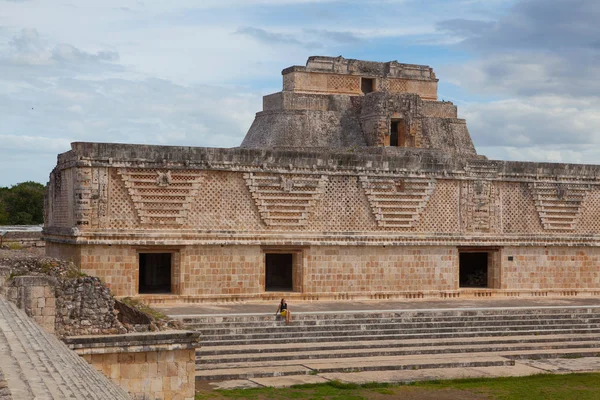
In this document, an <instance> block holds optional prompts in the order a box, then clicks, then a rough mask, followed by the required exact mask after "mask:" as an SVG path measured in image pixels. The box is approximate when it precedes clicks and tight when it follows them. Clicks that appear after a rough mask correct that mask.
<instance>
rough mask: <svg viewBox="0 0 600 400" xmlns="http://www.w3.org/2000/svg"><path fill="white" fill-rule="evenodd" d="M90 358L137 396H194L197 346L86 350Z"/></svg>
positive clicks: (138, 398)
mask: <svg viewBox="0 0 600 400" xmlns="http://www.w3.org/2000/svg"><path fill="white" fill-rule="evenodd" d="M82 357H83V358H84V359H85V360H86V361H87V362H89V363H90V364H91V365H93V366H94V368H96V369H97V370H98V371H100V372H102V373H103V374H104V375H105V376H106V377H108V378H110V379H111V380H112V381H113V382H115V383H116V384H118V385H119V386H120V387H122V388H123V389H125V390H126V391H127V392H128V393H129V395H130V396H131V397H132V398H133V399H134V400H147V399H173V400H175V399H181V400H193V399H194V393H195V376H194V373H195V371H196V350H195V349H189V350H188V349H186V350H173V351H169V350H159V351H143V352H137V353H108V354H85V355H83V356H82Z"/></svg>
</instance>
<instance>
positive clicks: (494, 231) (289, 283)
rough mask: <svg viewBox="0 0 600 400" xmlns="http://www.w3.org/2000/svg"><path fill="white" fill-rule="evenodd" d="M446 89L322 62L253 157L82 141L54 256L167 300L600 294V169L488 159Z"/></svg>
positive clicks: (415, 75)
mask: <svg viewBox="0 0 600 400" xmlns="http://www.w3.org/2000/svg"><path fill="white" fill-rule="evenodd" d="M437 82H438V81H437V78H436V76H435V74H434V73H433V70H432V69H431V68H429V67H426V66H419V65H409V64H400V63H398V62H396V61H392V62H388V63H377V62H366V61H359V60H348V59H344V58H342V57H337V58H331V57H310V58H309V59H308V62H307V65H306V66H305V67H290V68H287V69H285V70H284V71H283V91H281V92H279V93H275V94H271V95H268V96H265V97H264V105H263V111H261V112H259V113H257V115H256V119H255V121H254V123H253V124H252V126H251V127H250V130H249V131H248V134H247V136H246V138H245V139H244V141H243V142H242V144H241V147H239V148H232V149H216V148H194V147H171V146H145V145H129V144H109V143H73V144H72V148H71V150H70V151H68V152H66V153H63V154H60V155H59V156H58V163H57V166H56V167H55V169H54V170H53V171H52V173H51V175H50V182H49V184H48V191H47V201H46V224H45V227H44V232H43V235H44V238H45V240H46V242H47V246H46V251H47V254H49V255H53V256H57V257H62V258H68V259H71V260H73V261H75V262H76V263H77V264H78V265H81V269H82V271H83V272H85V273H87V274H90V275H94V276H98V277H101V278H102V279H103V281H104V282H106V284H107V285H108V286H109V287H110V288H111V290H112V291H113V293H115V294H116V295H117V296H139V297H140V298H141V299H143V300H144V301H146V302H150V303H152V302H155V303H160V304H164V303H170V302H172V303H174V302H203V301H231V300H259V299H265V300H271V299H276V298H281V297H284V296H285V297H286V298H289V299H307V300H317V299H394V298H423V297H438V298H439V297H441V298H458V297H465V296H477V297H487V296H490V297H492V296H494V297H507V296H508V297H515V296H575V295H578V296H598V295H600V273H599V271H600V248H599V244H600V242H599V239H600V212H598V211H599V207H600V166H596V165H577V164H554V163H532V162H509V161H498V160H487V159H486V158H485V157H483V156H480V155H477V154H476V152H475V148H474V146H473V143H472V141H471V138H470V135H469V133H468V131H467V127H466V123H465V121H464V120H462V119H459V118H457V110H456V107H455V106H454V105H453V104H452V103H449V102H439V101H437Z"/></svg>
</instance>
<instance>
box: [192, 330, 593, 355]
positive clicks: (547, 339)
mask: <svg viewBox="0 0 600 400" xmlns="http://www.w3.org/2000/svg"><path fill="white" fill-rule="evenodd" d="M598 340H599V336H598V334H587V335H585V334H577V335H546V336H539V335H530V336H512V337H511V336H509V337H507V336H500V337H469V338H462V337H457V338H446V339H443V340H440V339H404V340H377V341H352V342H339V341H338V342H320V343H313V342H308V343H294V345H293V346H273V345H271V344H266V345H265V344H253V345H252V344H251V345H230V346H227V345H224V346H210V347H201V348H199V349H197V350H196V355H197V357H203V356H214V355H228V354H259V353H260V354H267V353H287V352H296V351H325V352H327V351H331V350H332V349H338V350H342V349H346V350H357V349H384V348H389V347H393V348H409V347H413V346H421V347H423V346H453V345H458V344H462V343H464V342H465V341H467V343H469V344H479V345H501V344H521V343H538V344H543V343H551V342H564V343H569V342H576V341H579V342H587V341H598Z"/></svg>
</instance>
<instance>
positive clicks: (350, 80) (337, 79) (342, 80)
mask: <svg viewBox="0 0 600 400" xmlns="http://www.w3.org/2000/svg"><path fill="white" fill-rule="evenodd" d="M327 89H328V90H335V91H350V92H356V91H358V90H360V78H359V77H356V76H347V75H327Z"/></svg>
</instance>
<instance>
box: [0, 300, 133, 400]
mask: <svg viewBox="0 0 600 400" xmlns="http://www.w3.org/2000/svg"><path fill="white" fill-rule="evenodd" d="M0 333H1V335H0V349H1V350H0V353H1V355H2V357H0V368H1V369H2V371H3V372H4V374H5V378H6V380H7V382H8V384H9V389H10V390H11V394H12V396H13V399H15V400H17V399H27V400H29V399H33V398H39V399H67V398H74V399H98V400H100V399H108V398H110V399H128V398H129V396H128V395H127V393H125V392H124V391H123V390H122V389H121V388H119V387H117V386H116V385H114V384H113V383H111V382H110V381H109V380H108V379H107V378H105V377H104V376H103V375H102V374H100V373H99V372H97V371H96V370H94V369H93V368H92V367H91V366H90V365H89V364H87V362H85V360H83V359H82V358H81V357H79V356H78V355H77V354H75V353H74V352H72V351H71V350H69V349H68V348H67V347H66V345H65V344H63V343H62V342H60V341H59V340H58V339H57V338H56V337H54V336H53V335H51V334H49V333H47V332H45V331H44V330H43V329H42V328H41V327H39V326H38V325H37V324H35V323H34V322H33V321H32V320H31V319H29V318H28V317H27V316H26V315H25V313H24V312H23V311H21V310H19V309H17V308H16V307H15V306H14V305H13V304H11V303H8V302H7V301H6V300H5V299H3V298H0Z"/></svg>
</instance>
